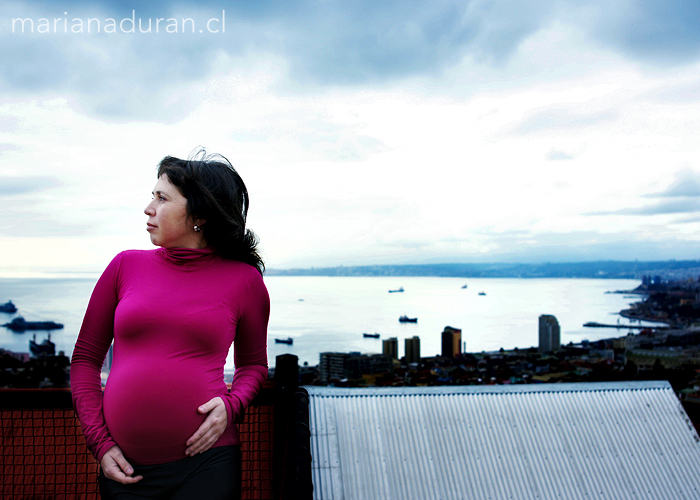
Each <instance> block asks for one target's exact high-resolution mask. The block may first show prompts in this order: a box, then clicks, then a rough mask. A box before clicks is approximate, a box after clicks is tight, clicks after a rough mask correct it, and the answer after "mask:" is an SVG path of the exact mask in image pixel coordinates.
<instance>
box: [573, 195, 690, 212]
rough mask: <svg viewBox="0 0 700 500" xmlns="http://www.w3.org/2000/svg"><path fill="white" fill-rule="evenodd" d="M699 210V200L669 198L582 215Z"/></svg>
mask: <svg viewBox="0 0 700 500" xmlns="http://www.w3.org/2000/svg"><path fill="white" fill-rule="evenodd" d="M695 212H700V200H696V199H687V200H669V201H663V202H660V203H657V204H655V205H647V206H643V207H633V208H623V209H621V210H611V211H600V212H587V213H585V214H583V215H663V214H683V213H695Z"/></svg>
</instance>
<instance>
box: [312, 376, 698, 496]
mask: <svg viewBox="0 0 700 500" xmlns="http://www.w3.org/2000/svg"><path fill="white" fill-rule="evenodd" d="M307 389H308V391H309V396H310V420H311V453H312V455H313V464H312V468H313V482H314V498H315V499H319V500H320V499H324V500H325V499H334V500H354V499H366V500H378V499H385V500H394V499H395V500H406V499H426V500H427V499H443V500H453V499H470V500H473V499H484V500H486V499H494V500H500V499H515V500H527V499H540V500H542V499H563V500H576V499H582V500H583V499H585V500H591V499H635V500H644V499H653V500H662V499H663V500H668V499H674V500H676V499H698V498H700V439H699V438H698V434H697V433H696V431H695V429H694V428H693V426H692V424H691V422H690V420H689V419H688V417H687V415H686V414H685V412H684V410H683V408H682V406H681V404H680V402H679V401H678V399H677V397H676V395H675V394H674V392H673V390H672V388H671V386H670V385H669V384H668V382H622V383H577V384H543V385H518V386H486V387H484V386H462V387H410V388H377V389H342V388H332V387H307Z"/></svg>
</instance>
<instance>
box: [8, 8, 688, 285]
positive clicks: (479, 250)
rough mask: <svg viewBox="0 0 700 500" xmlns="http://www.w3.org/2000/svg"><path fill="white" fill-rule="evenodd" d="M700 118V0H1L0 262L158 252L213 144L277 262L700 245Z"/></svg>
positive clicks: (667, 252) (674, 251)
mask: <svg viewBox="0 0 700 500" xmlns="http://www.w3.org/2000/svg"><path fill="white" fill-rule="evenodd" d="M158 19H160V21H158ZM183 19H184V21H183ZM13 20H14V21H13ZM20 20H21V21H20ZM139 23H140V24H139ZM149 23H150V27H151V32H150V33H140V31H142V30H147V29H148V27H149ZM156 28H157V29H158V32H156ZM32 30H33V33H32ZM88 30H89V31H88ZM699 131H700V2H697V1H695V0H688V1H669V0H659V1H642V0H639V1H624V0H616V1H614V2H611V1H610V0H601V1H583V0H581V1H575V0H558V1H557V0H542V1H527V2H525V1H521V0H512V1H506V0H493V1H481V0H478V1H477V0H473V1H466V0H462V1H436V0H433V1H422V2H415V1H405V0H396V1H381V0H368V1H358V0H348V1H344V2H339V1H330V0H317V1H289V0H280V1H270V2H264V1H198V2H196V3H195V2H194V1H184V2H171V1H156V2H149V4H148V6H143V5H136V4H134V5H129V4H125V3H123V2H121V1H120V2H116V1H114V2H112V1H92V2H89V3H88V2H81V1H65V2H56V1H55V0H52V1H44V2H42V1H32V2H26V1H24V2H22V1H17V2H3V3H2V4H1V6H0V274H3V275H9V274H12V273H16V272H20V273H23V274H29V273H39V272H55V271H64V272H65V271H100V270H101V269H102V268H104V266H105V265H106V264H107V263H108V262H109V260H110V259H111V258H112V257H113V256H114V254H116V253H117V252H118V251H120V250H123V249H127V248H149V246H150V241H149V238H148V233H147V232H146V216H145V215H144V214H143V209H144V207H145V206H146V204H147V203H148V202H149V200H150V196H151V195H150V192H151V190H152V189H153V186H154V184H155V182H156V177H155V168H156V165H157V164H158V162H159V161H160V159H161V158H162V157H163V156H165V155H174V156H180V157H186V156H187V155H188V154H189V153H190V151H191V150H192V149H194V148H195V147H196V146H199V145H202V146H205V147H207V148H208V149H209V150H210V151H212V152H216V153H221V154H223V155H225V156H227V157H228V158H229V159H230V160H231V161H232V163H233V164H234V166H235V167H236V168H237V169H238V171H239V172H240V173H241V175H242V177H243V179H244V180H245V181H246V183H247V185H248V190H249V192H250V197H251V205H250V212H249V227H250V228H251V229H253V230H254V231H255V232H256V233H257V234H258V236H259V237H260V241H261V243H260V246H261V250H262V251H263V253H264V256H265V258H266V263H267V266H268V267H270V268H284V267H310V266H316V267H318V266H329V265H341V264H343V265H353V264H389V263H426V262H485V261H486V262H488V261H491V262H494V261H509V262H542V261H579V260H598V259H613V260H634V259H639V260H657V259H659V260H662V259H672V258H675V259H696V258H699V257H700V252H698V248H699V246H698V242H699V241H698V240H699V239H700V155H699V154H698V153H700V140H699V139H698V132H699Z"/></svg>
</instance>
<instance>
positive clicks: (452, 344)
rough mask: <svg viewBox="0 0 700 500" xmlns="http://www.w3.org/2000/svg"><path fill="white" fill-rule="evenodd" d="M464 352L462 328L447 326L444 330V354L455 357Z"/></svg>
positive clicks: (446, 356) (444, 355)
mask: <svg viewBox="0 0 700 500" xmlns="http://www.w3.org/2000/svg"><path fill="white" fill-rule="evenodd" d="M461 352H462V330H460V329H459V328H452V327H451V326H446V327H445V329H444V330H443V331H442V355H443V357H445V358H454V357H455V356H457V355H458V354H461Z"/></svg>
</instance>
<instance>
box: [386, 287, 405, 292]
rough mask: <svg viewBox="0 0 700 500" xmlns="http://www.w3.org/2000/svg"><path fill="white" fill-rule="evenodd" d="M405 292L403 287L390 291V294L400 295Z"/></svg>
mask: <svg viewBox="0 0 700 500" xmlns="http://www.w3.org/2000/svg"><path fill="white" fill-rule="evenodd" d="M400 292H403V287H401V288H397V289H396V290H389V293H400Z"/></svg>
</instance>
